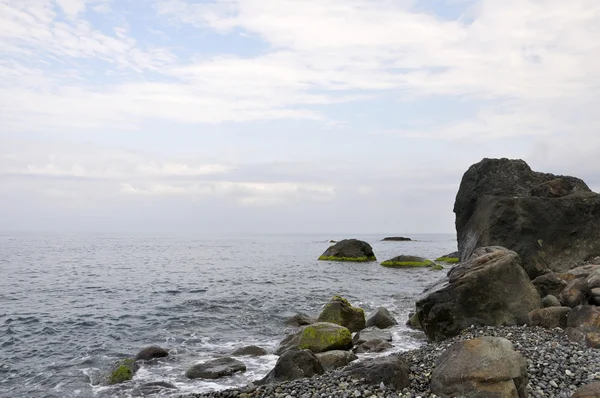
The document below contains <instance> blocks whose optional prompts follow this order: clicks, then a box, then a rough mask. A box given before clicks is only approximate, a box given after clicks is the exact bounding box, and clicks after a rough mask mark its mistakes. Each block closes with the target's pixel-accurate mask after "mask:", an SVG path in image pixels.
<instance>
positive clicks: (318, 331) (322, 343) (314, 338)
mask: <svg viewBox="0 0 600 398" xmlns="http://www.w3.org/2000/svg"><path fill="white" fill-rule="evenodd" d="M298 347H299V348H300V349H303V350H304V349H307V350H311V351H312V352H315V353H317V352H324V351H331V350H347V349H350V348H352V333H350V330H348V329H347V328H345V327H343V326H339V325H336V324H332V323H327V322H319V323H315V324H313V325H309V326H306V327H305V328H304V330H303V331H302V335H301V336H300V343H299V344H298Z"/></svg>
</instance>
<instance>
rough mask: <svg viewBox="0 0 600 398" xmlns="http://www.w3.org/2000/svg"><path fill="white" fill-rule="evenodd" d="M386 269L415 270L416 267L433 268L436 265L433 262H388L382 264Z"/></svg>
mask: <svg viewBox="0 0 600 398" xmlns="http://www.w3.org/2000/svg"><path fill="white" fill-rule="evenodd" d="M381 265H383V266H384V267H391V268H415V267H433V266H434V265H435V263H434V262H433V261H431V260H424V261H393V260H388V261H384V262H382V263H381Z"/></svg>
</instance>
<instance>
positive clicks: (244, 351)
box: [231, 345, 268, 357]
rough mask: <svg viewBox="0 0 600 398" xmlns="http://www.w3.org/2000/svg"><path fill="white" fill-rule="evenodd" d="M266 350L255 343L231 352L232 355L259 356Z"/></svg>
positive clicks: (265, 352)
mask: <svg viewBox="0 0 600 398" xmlns="http://www.w3.org/2000/svg"><path fill="white" fill-rule="evenodd" d="M267 354H268V352H267V350H265V349H264V348H262V347H257V346H255V345H249V346H247V347H241V348H238V349H237V350H235V351H234V352H232V353H231V356H233V357H241V356H250V357H261V356H263V355H267Z"/></svg>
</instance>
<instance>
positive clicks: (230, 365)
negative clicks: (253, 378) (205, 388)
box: [185, 357, 246, 379]
mask: <svg viewBox="0 0 600 398" xmlns="http://www.w3.org/2000/svg"><path fill="white" fill-rule="evenodd" d="M245 371H246V365H244V363H243V362H240V361H238V360H237V359H233V358H229V357H223V358H218V359H213V360H210V361H206V362H204V363H199V364H197V365H194V366H192V367H191V368H189V369H188V370H187V372H185V375H186V377H187V378H188V379H219V378H221V377H226V376H231V375H232V374H234V373H236V372H245Z"/></svg>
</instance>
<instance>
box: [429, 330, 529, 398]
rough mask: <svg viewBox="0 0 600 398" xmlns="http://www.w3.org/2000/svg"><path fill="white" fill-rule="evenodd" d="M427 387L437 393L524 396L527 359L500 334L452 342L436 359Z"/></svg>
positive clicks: (449, 394) (454, 395)
mask: <svg viewBox="0 0 600 398" xmlns="http://www.w3.org/2000/svg"><path fill="white" fill-rule="evenodd" d="M431 391H432V392H433V393H435V394H437V395H439V396H441V397H459V396H460V397H464V396H469V397H515V398H516V397H526V396H527V361H526V360H525V359H524V358H523V357H522V356H521V355H520V354H519V353H518V352H516V351H515V350H514V348H513V345H512V343H511V342H510V341H508V340H507V339H505V338H502V337H490V336H485V337H480V338H476V339H472V340H467V341H461V342H458V343H454V344H453V345H452V346H450V348H448V349H447V350H446V351H445V352H444V353H443V354H442V355H441V356H440V357H439V358H438V360H437V362H436V366H435V368H434V370H433V373H432V375H431Z"/></svg>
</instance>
